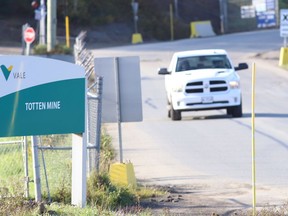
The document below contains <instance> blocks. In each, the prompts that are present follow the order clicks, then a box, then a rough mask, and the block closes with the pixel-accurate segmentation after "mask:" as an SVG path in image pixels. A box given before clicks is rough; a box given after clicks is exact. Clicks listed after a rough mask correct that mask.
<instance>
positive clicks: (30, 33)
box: [23, 27, 35, 55]
mask: <svg viewBox="0 0 288 216" xmlns="http://www.w3.org/2000/svg"><path fill="white" fill-rule="evenodd" d="M23 37H24V41H25V42H26V55H29V54H30V45H31V43H33V42H34V40H35V31H34V29H33V28H32V27H28V28H26V29H25V30H24V34H23Z"/></svg>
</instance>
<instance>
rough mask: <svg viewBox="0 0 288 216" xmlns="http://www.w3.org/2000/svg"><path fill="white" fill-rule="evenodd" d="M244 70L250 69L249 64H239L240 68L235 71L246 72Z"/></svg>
mask: <svg viewBox="0 0 288 216" xmlns="http://www.w3.org/2000/svg"><path fill="white" fill-rule="evenodd" d="M244 69H248V64H247V63H239V64H238V67H235V71H238V70H244Z"/></svg>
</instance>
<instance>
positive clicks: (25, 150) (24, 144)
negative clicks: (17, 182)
mask: <svg viewBox="0 0 288 216" xmlns="http://www.w3.org/2000/svg"><path fill="white" fill-rule="evenodd" d="M22 150H23V160H24V174H25V185H24V188H25V197H26V198H28V197H29V171H28V146H27V137H26V136H24V137H23V140H22Z"/></svg>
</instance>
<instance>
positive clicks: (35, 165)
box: [31, 136, 41, 202]
mask: <svg viewBox="0 0 288 216" xmlns="http://www.w3.org/2000/svg"><path fill="white" fill-rule="evenodd" d="M31 145H32V157H33V173H34V185H35V201H36V202H40V201H41V179H40V165H39V160H38V137H37V136H32V137H31Z"/></svg>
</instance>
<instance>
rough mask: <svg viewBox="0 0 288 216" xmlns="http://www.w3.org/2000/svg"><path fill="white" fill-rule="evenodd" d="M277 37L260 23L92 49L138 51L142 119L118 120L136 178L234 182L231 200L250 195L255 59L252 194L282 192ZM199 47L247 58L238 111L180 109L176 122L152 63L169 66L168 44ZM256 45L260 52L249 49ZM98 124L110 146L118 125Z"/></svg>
mask: <svg viewBox="0 0 288 216" xmlns="http://www.w3.org/2000/svg"><path fill="white" fill-rule="evenodd" d="M282 43H283V39H282V38H280V36H279V30H263V31H256V32H247V33H240V34H230V35H223V36H217V37H211V38H200V39H185V40H179V41H174V42H164V43H154V44H141V45H132V46H123V47H114V48H109V49H95V50H93V54H94V56H95V57H104V56H140V59H141V65H140V67H141V77H142V102H143V115H144V120H143V122H141V123H125V124H124V123H123V124H122V133H123V147H124V152H123V155H124V160H127V161H128V160H130V161H132V162H133V164H134V168H135V173H136V177H137V178H138V179H139V181H141V182H144V183H150V184H186V185H187V184H188V185H189V184H190V185H192V184H193V185H197V184H201V185H207V186H208V185H209V187H210V188H214V189H215V188H222V189H223V188H226V189H227V188H230V189H231V188H234V189H235V192H237V190H238V192H239V191H240V190H243V193H241V194H242V195H241V197H239V199H238V202H239V203H240V202H242V203H247V202H248V203H249V200H251V196H252V195H251V194H250V191H251V65H252V63H255V64H256V70H257V76H256V108H255V109H256V146H257V147H256V169H257V170H256V172H257V179H256V180H257V185H258V188H257V192H258V193H259V198H258V200H259V202H260V201H262V202H269V203H271V202H280V200H281V201H282V200H283V199H285V198H286V197H287V192H288V190H287V189H286V188H287V186H288V181H287V179H288V172H287V171H288V163H287V161H288V151H287V150H288V135H287V132H286V130H287V128H288V121H287V117H288V111H287V106H288V105H287V102H286V101H287V98H288V96H287V92H288V73H287V71H286V70H284V69H282V68H279V67H278V54H279V53H280V48H281V46H282ZM203 48H223V49H226V50H227V51H228V53H229V54H230V56H231V57H232V60H233V62H234V64H235V65H236V64H238V63H239V62H248V64H249V65H250V69H249V70H246V71H240V72H239V74H240V77H241V85H242V89H243V111H244V116H243V118H237V119H232V118H229V117H228V116H227V115H226V112H225V110H218V111H203V112H202V111H201V112H200V111H199V112H189V113H184V114H183V120H182V121H179V122H172V121H171V120H170V119H168V118H167V110H166V97H165V92H164V77H162V76H159V75H157V72H156V70H157V68H159V67H161V66H168V64H169V61H170V58H171V56H172V54H173V52H175V51H181V50H187V49H203ZM259 53H262V54H263V56H264V58H259V57H255V56H257V54H259ZM271 53H272V55H271ZM266 58H267V59H266ZM105 127H106V128H107V130H108V132H109V133H110V134H111V135H112V136H113V139H114V144H115V146H116V148H117V147H118V140H117V125H115V124H106V125H105ZM230 186H231V187H230ZM244 191H245V193H244ZM238 194H240V193H238ZM234 195H235V194H234Z"/></svg>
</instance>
